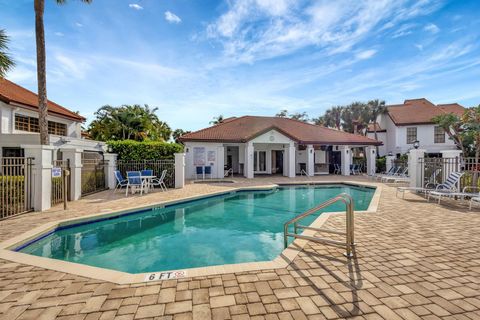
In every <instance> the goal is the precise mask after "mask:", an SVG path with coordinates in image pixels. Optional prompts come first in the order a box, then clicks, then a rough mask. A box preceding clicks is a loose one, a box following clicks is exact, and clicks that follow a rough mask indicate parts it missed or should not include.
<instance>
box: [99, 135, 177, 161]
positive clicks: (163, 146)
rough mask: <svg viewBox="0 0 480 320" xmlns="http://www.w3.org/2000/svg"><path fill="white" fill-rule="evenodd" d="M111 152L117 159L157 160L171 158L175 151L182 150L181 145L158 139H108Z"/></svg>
mask: <svg viewBox="0 0 480 320" xmlns="http://www.w3.org/2000/svg"><path fill="white" fill-rule="evenodd" d="M107 144H108V146H109V147H111V148H112V152H113V153H117V154H118V159H119V160H135V161H139V160H157V159H169V158H173V157H174V154H175V153H178V152H182V151H183V145H181V144H177V143H168V142H158V141H143V142H138V141H133V140H123V141H108V142H107Z"/></svg>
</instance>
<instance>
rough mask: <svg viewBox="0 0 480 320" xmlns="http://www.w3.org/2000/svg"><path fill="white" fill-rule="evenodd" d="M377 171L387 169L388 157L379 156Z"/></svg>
mask: <svg viewBox="0 0 480 320" xmlns="http://www.w3.org/2000/svg"><path fill="white" fill-rule="evenodd" d="M376 161H377V164H376V166H377V172H385V171H386V170H387V159H386V158H385V157H380V158H377V160H376Z"/></svg>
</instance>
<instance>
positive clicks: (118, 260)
mask: <svg viewBox="0 0 480 320" xmlns="http://www.w3.org/2000/svg"><path fill="white" fill-rule="evenodd" d="M342 192H345V193H348V194H350V195H351V196H352V197H353V199H354V203H355V210H356V211H360V210H367V209H368V206H369V204H370V201H371V199H372V196H373V194H374V192H375V189H374V188H370V187H357V186H351V185H341V184H336V185H315V186H313V185H312V186H282V187H279V188H274V189H272V190H269V191H237V192H231V193H229V194H223V195H219V196H214V197H208V198H203V199H198V200H194V201H188V202H185V203H179V204H175V205H169V206H166V207H164V208H155V209H148V210H143V211H138V212H135V213H133V214H132V213H129V214H128V215H123V216H117V217H111V218H109V219H106V220H103V221H89V222H88V223H85V222H82V223H81V224H80V223H78V224H74V225H69V226H63V227H58V228H57V229H55V230H54V231H53V232H50V233H49V234H46V235H43V236H41V237H39V238H38V239H37V240H35V241H33V242H30V243H29V244H27V245H23V246H20V247H18V248H16V251H19V252H22V253H27V254H31V255H35V256H41V257H47V258H53V259H59V260H64V261H69V262H76V263H81V264H85V265H90V266H95V267H101V268H106V269H112V270H118V271H123V272H128V273H143V272H153V271H160V270H175V269H184V268H194V267H204V266H214V265H224V264H234V263H242V262H256V261H267V260H272V259H274V258H275V257H276V256H278V255H279V254H280V253H281V252H282V251H283V224H284V223H285V222H286V221H287V220H289V219H291V218H292V217H294V216H295V215H297V214H300V213H302V212H304V211H306V210H307V209H309V208H312V207H314V206H315V205H318V204H319V203H321V202H323V201H325V200H328V199H330V198H332V197H334V196H336V195H338V194H339V193H342ZM326 210H328V211H329V212H332V211H343V210H344V206H343V205H342V204H341V203H337V204H334V205H332V206H330V207H329V208H326ZM319 214H321V213H319ZM319 214H317V215H315V216H311V217H308V218H307V219H305V223H308V224H309V223H311V222H312V221H313V220H314V219H315V218H316V217H318V215H319Z"/></svg>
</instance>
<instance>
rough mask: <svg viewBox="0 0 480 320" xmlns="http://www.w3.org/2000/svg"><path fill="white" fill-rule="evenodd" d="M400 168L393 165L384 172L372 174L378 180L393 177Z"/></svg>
mask: <svg viewBox="0 0 480 320" xmlns="http://www.w3.org/2000/svg"><path fill="white" fill-rule="evenodd" d="M399 170H400V167H395V166H394V167H391V168H390V169H388V171H386V172H384V173H377V174H374V175H373V176H372V179H376V180H381V179H382V178H384V177H392V176H394V175H395V174H396V173H397V172H398V171H399Z"/></svg>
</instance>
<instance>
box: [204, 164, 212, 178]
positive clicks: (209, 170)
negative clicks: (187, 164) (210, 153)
mask: <svg viewBox="0 0 480 320" xmlns="http://www.w3.org/2000/svg"><path fill="white" fill-rule="evenodd" d="M207 174H208V175H209V176H210V177H209V178H210V179H212V167H210V166H205V176H206V175H207Z"/></svg>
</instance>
